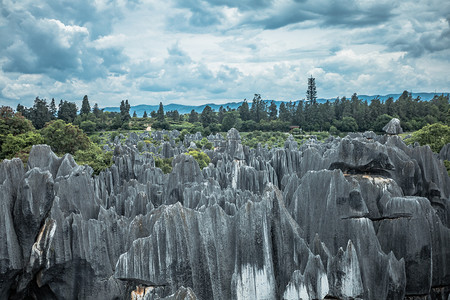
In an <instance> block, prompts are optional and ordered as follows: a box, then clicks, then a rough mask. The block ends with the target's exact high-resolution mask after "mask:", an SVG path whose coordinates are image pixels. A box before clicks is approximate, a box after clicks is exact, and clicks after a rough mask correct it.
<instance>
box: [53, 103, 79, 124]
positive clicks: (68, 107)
mask: <svg viewBox="0 0 450 300" xmlns="http://www.w3.org/2000/svg"><path fill="white" fill-rule="evenodd" d="M76 116H77V106H76V104H75V103H73V102H68V101H63V100H61V101H60V102H59V109H58V119H60V120H63V121H64V122H66V123H72V122H73V120H75V118H76Z"/></svg>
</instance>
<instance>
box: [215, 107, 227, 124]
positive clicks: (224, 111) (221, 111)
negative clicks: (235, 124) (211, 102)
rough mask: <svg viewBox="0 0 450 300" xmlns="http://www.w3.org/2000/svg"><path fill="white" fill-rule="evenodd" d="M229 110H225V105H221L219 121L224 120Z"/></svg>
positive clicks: (218, 115) (218, 114)
mask: <svg viewBox="0 0 450 300" xmlns="http://www.w3.org/2000/svg"><path fill="white" fill-rule="evenodd" d="M226 112H227V111H226V110H225V108H223V106H222V105H221V106H220V107H219V112H218V113H217V121H218V122H219V123H222V121H223V118H224V117H225V113H226Z"/></svg>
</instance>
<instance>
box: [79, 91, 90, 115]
mask: <svg viewBox="0 0 450 300" xmlns="http://www.w3.org/2000/svg"><path fill="white" fill-rule="evenodd" d="M90 112H91V105H90V104H89V100H88V96H87V95H84V97H83V102H82V103H81V109H80V115H88V114H89V113H90Z"/></svg>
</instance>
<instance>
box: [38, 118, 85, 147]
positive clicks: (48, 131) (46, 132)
mask: <svg viewBox="0 0 450 300" xmlns="http://www.w3.org/2000/svg"><path fill="white" fill-rule="evenodd" d="M41 134H42V136H43V137H44V140H45V143H46V144H47V145H49V146H50V147H52V150H53V152H55V153H57V154H59V155H64V154H65V153H72V154H73V153H75V152H76V151H78V150H87V149H88V148H89V147H90V144H91V141H90V140H89V138H88V136H87V135H86V134H85V133H84V132H83V130H81V129H80V128H79V127H78V126H76V125H73V124H71V123H69V124H67V123H65V122H64V121H63V120H55V121H51V122H49V123H48V124H47V125H46V126H45V127H44V128H43V129H42V130H41Z"/></svg>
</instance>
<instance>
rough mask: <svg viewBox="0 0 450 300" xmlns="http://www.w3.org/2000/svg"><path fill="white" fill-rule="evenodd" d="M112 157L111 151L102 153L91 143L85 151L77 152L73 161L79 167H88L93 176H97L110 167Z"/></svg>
mask: <svg viewBox="0 0 450 300" xmlns="http://www.w3.org/2000/svg"><path fill="white" fill-rule="evenodd" d="M112 156H113V153H112V151H103V150H102V149H101V148H100V147H99V146H98V145H96V144H94V143H91V144H90V145H89V147H88V148H87V149H85V150H77V151H76V152H75V155H74V159H75V161H76V162H77V164H79V165H89V166H90V167H91V168H92V169H93V170H94V174H95V175H98V174H99V173H100V172H101V171H102V170H104V169H107V168H109V167H110V166H111V165H112V163H113V161H112Z"/></svg>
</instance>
